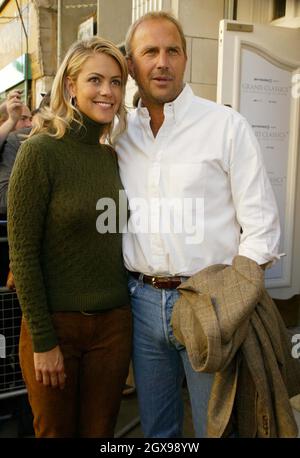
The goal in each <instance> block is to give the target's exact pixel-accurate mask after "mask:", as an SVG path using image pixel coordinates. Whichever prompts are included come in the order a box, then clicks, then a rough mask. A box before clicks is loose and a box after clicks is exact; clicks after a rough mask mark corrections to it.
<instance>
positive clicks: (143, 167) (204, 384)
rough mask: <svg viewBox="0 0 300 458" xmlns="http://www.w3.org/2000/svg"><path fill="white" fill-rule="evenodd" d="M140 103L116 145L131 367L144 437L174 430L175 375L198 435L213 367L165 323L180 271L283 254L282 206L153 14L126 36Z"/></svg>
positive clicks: (242, 133) (236, 123)
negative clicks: (187, 75) (198, 368)
mask: <svg viewBox="0 0 300 458" xmlns="http://www.w3.org/2000/svg"><path fill="white" fill-rule="evenodd" d="M126 52H127V56H128V65H129V70H130V74H131V75H132V77H133V78H134V79H135V80H136V83H137V85H138V88H139V92H140V96H141V100H140V102H139V105H138V108H137V109H136V110H134V111H133V112H132V113H130V114H129V116H128V130H127V132H125V134H123V135H122V136H121V137H120V138H119V140H118V143H117V145H116V148H117V152H118V158H119V166H120V174H121V179H122V182H123V185H124V188H125V190H126V193H127V196H128V199H129V206H130V210H131V217H130V221H129V224H128V231H127V233H125V234H124V241H123V251H124V259H125V264H126V267H127V269H128V271H129V272H130V276H129V289H130V293H131V299H132V308H133V316H134V350H133V364H134V371H135V381H136V386H137V393H138V399H139V404H140V414H141V422H142V428H143V432H144V434H145V436H146V437H180V436H181V435H182V424H183V402H182V395H181V387H182V381H183V379H184V377H186V380H187V386H188V390H189V395H190V399H191V406H192V414H193V422H194V428H195V433H196V436H197V437H205V434H206V414H207V404H208V400H209V394H210V389H211V385H212V381H213V374H205V373H197V372H195V371H194V370H193V369H192V367H191V365H190V362H189V360H188V358H187V354H186V351H185V349H184V347H182V346H181V345H180V344H179V343H178V342H177V341H176V339H175V338H174V336H173V333H172V328H171V326H170V319H171V314H172V308H173V305H174V303H175V301H176V300H177V298H178V292H177V291H176V287H177V286H178V285H179V284H180V282H181V281H183V280H184V278H186V277H189V276H191V275H193V274H195V273H196V272H198V271H200V270H201V269H203V268H205V267H207V266H209V265H212V264H218V263H222V264H231V263H232V259H233V257H234V256H235V255H237V254H240V255H243V256H247V257H249V258H251V259H253V260H255V261H256V262H257V263H258V264H261V265H266V264H268V263H270V264H271V263H272V261H274V260H275V259H276V258H278V251H277V250H278V245H279V237H280V229H279V221H278V213H277V207H276V203H275V200H274V196H273V192H272V189H271V186H270V183H269V180H268V177H267V173H266V171H265V169H264V165H263V161H262V158H261V155H260V151H259V146H258V143H257V140H256V138H255V135H254V134H253V132H252V130H251V128H250V126H249V125H248V123H247V121H246V120H245V119H244V118H243V117H242V116H241V115H240V114H238V113H236V112H235V111H234V110H232V109H230V108H227V107H224V106H220V105H217V104H215V103H213V102H210V101H208V100H205V99H201V98H199V97H196V96H195V95H194V94H193V92H192V90H191V88H190V87H189V86H188V85H187V84H184V83H183V75H184V71H185V66H186V61H187V56H186V43H185V38H184V34H183V32H182V28H181V26H180V24H179V23H178V22H177V21H176V20H175V19H174V18H173V17H172V16H170V15H168V14H167V13H164V12H159V13H148V14H147V15H145V16H143V17H142V18H141V19H139V20H138V21H136V23H135V24H133V25H132V26H131V29H130V30H129V32H128V35H127V39H126Z"/></svg>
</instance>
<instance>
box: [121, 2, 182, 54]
mask: <svg viewBox="0 0 300 458" xmlns="http://www.w3.org/2000/svg"><path fill="white" fill-rule="evenodd" d="M150 20H166V21H169V22H172V23H173V24H174V25H175V27H176V29H177V30H178V33H179V35H180V38H181V43H182V49H183V52H184V54H185V56H186V39H185V36H184V33H183V30H182V27H181V24H180V22H179V21H177V19H176V18H175V17H174V16H173V15H172V14H171V13H168V12H166V11H150V12H149V13H146V14H144V16H141V17H140V18H139V19H137V20H136V21H135V22H134V23H133V24H131V26H130V27H129V29H128V32H127V34H126V38H125V51H126V57H131V55H132V48H131V45H132V40H133V37H134V34H135V32H136V29H137V28H138V27H139V25H140V24H142V22H145V21H150Z"/></svg>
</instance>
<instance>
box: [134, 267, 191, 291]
mask: <svg viewBox="0 0 300 458" xmlns="http://www.w3.org/2000/svg"><path fill="white" fill-rule="evenodd" d="M129 274H130V275H132V276H133V277H134V278H137V279H138V280H139V279H140V278H141V280H142V281H143V282H144V283H148V284H149V285H151V286H153V287H154V288H158V289H175V288H177V286H179V285H180V284H181V283H182V281H183V277H152V276H151V275H144V274H140V273H139V272H130V271H129Z"/></svg>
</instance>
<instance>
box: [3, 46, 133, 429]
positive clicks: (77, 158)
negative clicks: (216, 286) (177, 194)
mask: <svg viewBox="0 0 300 458" xmlns="http://www.w3.org/2000/svg"><path fill="white" fill-rule="evenodd" d="M126 80H127V67H126V62H125V60H124V58H123V56H122V54H121V53H120V52H119V50H118V49H117V48H116V47H115V46H114V45H113V44H112V43H110V42H109V41H106V40H104V39H101V38H96V37H95V38H92V39H90V40H88V41H83V42H78V43H75V44H74V45H73V46H71V48H70V50H69V51H68V53H67V55H66V57H65V59H64V61H63V63H62V64H61V66H60V68H59V70H58V72H57V74H56V77H55V79H54V84H53V88H52V92H51V103H50V108H44V111H43V112H42V113H40V115H39V117H38V119H37V124H36V126H35V127H34V129H33V130H32V132H31V136H30V138H29V139H28V140H26V141H25V142H24V143H23V144H22V146H21V149H20V151H19V153H18V155H17V159H16V161H15V165H14V168H13V172H12V175H11V178H10V184H9V192H8V232H9V245H10V256H11V268H12V271H13V274H14V277H15V283H16V289H17V293H18V297H19V301H20V304H21V307H22V311H23V317H24V318H23V321H22V328H21V336H20V364H21V368H22V373H23V376H24V379H25V382H26V386H27V389H28V393H29V400H30V404H31V407H32V411H33V415H34V429H35V434H36V436H37V437H75V436H80V437H109V436H113V433H114V426H115V423H116V419H117V414H118V411H119V407H120V401H121V396H122V388H123V385H124V383H125V379H126V375H127V371H128V365H129V360H130V351H131V312H130V307H129V299H128V293H127V276H126V271H125V269H124V266H123V261H122V251H121V248H122V247H121V245H122V240H121V236H120V234H118V233H99V232H98V231H97V230H96V220H97V216H98V215H97V211H96V204H97V202H98V200H99V199H100V198H102V197H105V198H111V199H113V200H114V201H115V203H116V207H117V214H118V199H119V190H120V189H121V188H122V185H121V182H120V178H119V174H118V167H117V160H116V156H115V153H114V151H113V149H112V148H111V147H110V146H107V145H101V144H100V142H99V140H100V137H101V135H102V132H103V130H104V129H108V130H109V131H111V129H112V127H113V119H114V116H115V115H117V116H118V117H119V118H120V122H119V126H120V127H121V126H122V125H123V124H124V122H123V121H124V106H123V103H124V91H125V85H126Z"/></svg>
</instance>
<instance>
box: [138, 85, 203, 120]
mask: <svg viewBox="0 0 300 458" xmlns="http://www.w3.org/2000/svg"><path fill="white" fill-rule="evenodd" d="M193 97H194V94H193V91H192V89H191V88H190V86H189V85H188V84H187V83H186V84H185V85H184V87H183V89H182V91H181V92H180V94H179V95H178V96H177V97H176V99H175V100H173V101H172V102H167V103H165V104H164V115H165V117H170V116H172V117H173V118H174V120H175V122H178V121H180V120H181V119H182V118H183V116H184V114H185V113H186V111H187V110H188V108H189V106H190V104H191V102H192V99H193ZM137 113H138V115H139V116H142V117H143V118H149V112H148V109H147V108H146V107H143V106H142V101H141V100H139V103H138V107H137Z"/></svg>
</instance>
